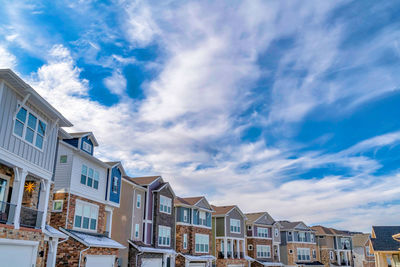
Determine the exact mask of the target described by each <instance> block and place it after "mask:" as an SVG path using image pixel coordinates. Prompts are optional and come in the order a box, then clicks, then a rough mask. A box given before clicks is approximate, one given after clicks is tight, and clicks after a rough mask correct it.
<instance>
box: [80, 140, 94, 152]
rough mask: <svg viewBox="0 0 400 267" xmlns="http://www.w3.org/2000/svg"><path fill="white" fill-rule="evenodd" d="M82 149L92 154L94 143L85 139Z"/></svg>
mask: <svg viewBox="0 0 400 267" xmlns="http://www.w3.org/2000/svg"><path fill="white" fill-rule="evenodd" d="M82 149H83V150H85V151H86V152H88V153H90V154H92V145H91V144H89V143H88V142H85V141H83V142H82Z"/></svg>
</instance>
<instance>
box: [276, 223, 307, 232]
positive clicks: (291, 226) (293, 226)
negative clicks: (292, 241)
mask: <svg viewBox="0 0 400 267" xmlns="http://www.w3.org/2000/svg"><path fill="white" fill-rule="evenodd" d="M279 223H280V225H281V226H282V230H308V231H313V230H312V229H311V228H310V227H308V226H307V225H306V224H305V223H304V222H301V221H299V222H289V221H279Z"/></svg>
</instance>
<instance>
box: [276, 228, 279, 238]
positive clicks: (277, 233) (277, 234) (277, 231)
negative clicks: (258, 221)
mask: <svg viewBox="0 0 400 267" xmlns="http://www.w3.org/2000/svg"><path fill="white" fill-rule="evenodd" d="M275 236H276V237H278V236H279V229H278V228H275Z"/></svg>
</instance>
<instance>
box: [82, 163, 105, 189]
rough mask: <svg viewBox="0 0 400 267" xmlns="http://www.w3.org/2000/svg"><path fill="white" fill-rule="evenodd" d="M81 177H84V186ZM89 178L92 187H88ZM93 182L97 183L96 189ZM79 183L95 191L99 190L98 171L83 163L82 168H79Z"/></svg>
mask: <svg viewBox="0 0 400 267" xmlns="http://www.w3.org/2000/svg"><path fill="white" fill-rule="evenodd" d="M83 167H86V173H85V175H84V174H83ZM90 170H91V171H92V176H89V173H90ZM82 175H84V176H86V180H85V183H84V184H83V183H82ZM89 178H90V179H92V185H91V186H90V185H89ZM95 181H96V182H97V188H95V186H94V184H95ZM79 183H80V184H81V185H85V186H87V187H90V188H93V189H95V190H99V186H100V173H99V171H98V170H96V169H94V168H91V167H89V166H88V165H87V164H84V163H83V164H82V168H81V175H80V178H79Z"/></svg>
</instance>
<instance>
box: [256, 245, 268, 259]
mask: <svg viewBox="0 0 400 267" xmlns="http://www.w3.org/2000/svg"><path fill="white" fill-rule="evenodd" d="M256 250H257V258H271V246H269V245H257V246H256Z"/></svg>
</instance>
